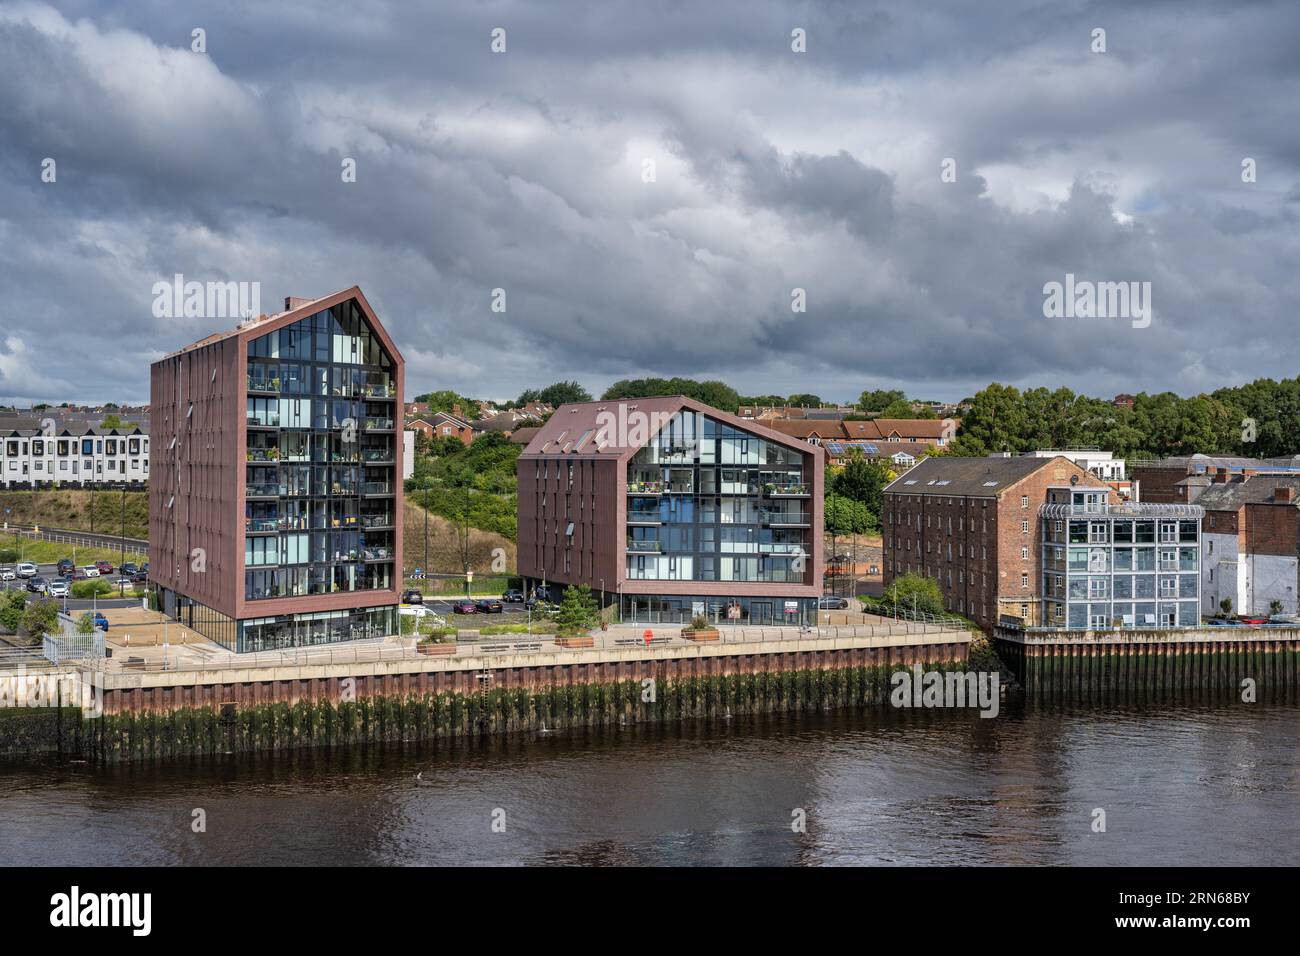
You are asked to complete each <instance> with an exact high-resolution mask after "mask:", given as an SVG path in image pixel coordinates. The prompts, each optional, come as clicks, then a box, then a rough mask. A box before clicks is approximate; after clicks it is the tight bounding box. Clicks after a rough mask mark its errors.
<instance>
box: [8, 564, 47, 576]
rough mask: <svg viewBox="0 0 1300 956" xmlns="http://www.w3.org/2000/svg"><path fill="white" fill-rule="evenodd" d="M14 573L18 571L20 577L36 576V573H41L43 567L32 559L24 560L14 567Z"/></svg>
mask: <svg viewBox="0 0 1300 956" xmlns="http://www.w3.org/2000/svg"><path fill="white" fill-rule="evenodd" d="M14 573H16V574H17V575H18V576H19V577H20V578H34V577H36V575H38V574H40V573H41V569H40V568H38V567H37V566H36V565H34V564H32V563H31V562H30V561H23V562H22V563H21V564H19V565H18V566H17V567H15V568H14Z"/></svg>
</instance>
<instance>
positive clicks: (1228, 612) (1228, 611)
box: [1219, 598, 1232, 617]
mask: <svg viewBox="0 0 1300 956" xmlns="http://www.w3.org/2000/svg"><path fill="white" fill-rule="evenodd" d="M1219 610H1220V611H1222V612H1223V616H1224V617H1231V616H1232V598H1224V599H1223V600H1222V601H1220V602H1219Z"/></svg>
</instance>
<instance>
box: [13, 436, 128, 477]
mask: <svg viewBox="0 0 1300 956" xmlns="http://www.w3.org/2000/svg"><path fill="white" fill-rule="evenodd" d="M148 481H149V436H148V435H147V434H146V433H145V432H144V430H143V429H141V428H140V427H139V426H138V425H126V426H123V427H122V428H95V427H93V426H88V425H67V426H56V427H55V428H53V429H51V430H50V433H49V434H45V433H43V432H42V431H40V430H39V429H29V428H23V429H14V430H11V431H8V432H5V433H3V434H2V435H0V485H3V487H5V488H51V487H54V486H55V485H57V486H59V487H69V488H86V487H114V488H117V487H122V486H126V487H133V486H143V485H145V484H146V483H147V482H148Z"/></svg>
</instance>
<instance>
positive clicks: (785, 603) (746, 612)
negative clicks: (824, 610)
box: [619, 594, 817, 626]
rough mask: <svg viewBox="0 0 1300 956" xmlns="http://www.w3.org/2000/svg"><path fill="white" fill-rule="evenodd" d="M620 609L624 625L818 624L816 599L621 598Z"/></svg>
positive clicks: (726, 597)
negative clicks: (701, 620) (696, 621)
mask: <svg viewBox="0 0 1300 956" xmlns="http://www.w3.org/2000/svg"><path fill="white" fill-rule="evenodd" d="M619 607H620V614H621V616H622V619H623V622H624V623H625V624H689V623H690V622H691V621H692V620H693V619H694V618H696V617H700V616H703V617H704V618H706V619H707V620H708V621H709V622H710V623H718V624H751V625H760V624H762V625H766V626H775V625H781V624H791V625H799V624H808V625H812V624H816V623H817V599H816V598H787V597H753V596H746V597H734V596H728V595H720V594H707V595H687V594H622V595H620V596H619Z"/></svg>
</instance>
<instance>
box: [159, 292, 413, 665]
mask: <svg viewBox="0 0 1300 956" xmlns="http://www.w3.org/2000/svg"><path fill="white" fill-rule="evenodd" d="M402 387H403V363H402V357H401V355H400V354H399V353H398V351H397V348H396V346H395V345H394V344H393V341H392V339H390V338H389V336H388V333H387V332H386V331H385V330H384V328H383V326H382V325H381V324H380V322H379V319H378V318H377V317H376V315H375V313H374V311H373V310H372V309H371V307H370V304H369V303H368V302H367V301H366V298H365V296H364V295H363V294H362V293H361V290H360V289H359V288H357V287H355V286H353V287H352V288H350V289H345V290H343V291H342V292H336V293H334V294H333V295H329V296H325V297H324V298H320V299H316V300H307V299H296V298H291V299H287V300H286V301H285V311H283V312H281V313H279V314H277V315H273V316H269V317H268V316H260V317H258V318H256V319H250V320H247V321H245V322H243V323H241V324H240V325H239V327H237V328H235V329H233V330H231V331H228V332H223V333H218V334H215V335H212V336H209V337H208V338H205V339H202V340H200V341H198V342H196V343H194V344H193V345H190V346H188V347H186V348H184V349H181V350H180V351H179V352H175V353H173V354H171V355H168V356H166V357H165V358H163V359H160V360H159V361H157V362H155V363H153V367H152V369H151V409H152V420H151V429H152V431H153V434H152V436H151V437H152V452H153V463H152V468H151V471H152V475H151V479H152V480H151V481H150V487H149V560H150V566H151V568H150V576H151V577H152V579H153V580H154V582H155V583H156V584H157V586H158V594H159V599H160V602H161V607H162V609H163V611H164V612H165V613H166V614H168V615H169V616H171V617H173V618H175V619H177V620H179V621H180V622H181V623H183V624H186V625H188V626H190V627H192V628H193V629H194V630H196V631H199V632H200V633H202V634H204V635H206V636H207V637H209V638H210V639H212V640H214V641H216V642H217V643H219V644H221V645H223V646H225V647H226V648H228V649H230V650H237V651H257V650H273V649H277V648H284V647H299V646H308V645H314V644H326V643H333V642H336V641H344V640H352V639H357V638H364V637H376V636H382V635H385V634H392V633H395V632H396V630H397V605H398V599H399V589H400V587H401V568H402V522H401V520H400V516H401V514H402V484H401V481H400V477H399V476H400V475H401V474H402V457H403V442H402V441H400V440H399V432H398V429H399V428H400V426H401V416H400V415H399V414H398V413H397V409H400V408H401V396H402Z"/></svg>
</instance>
